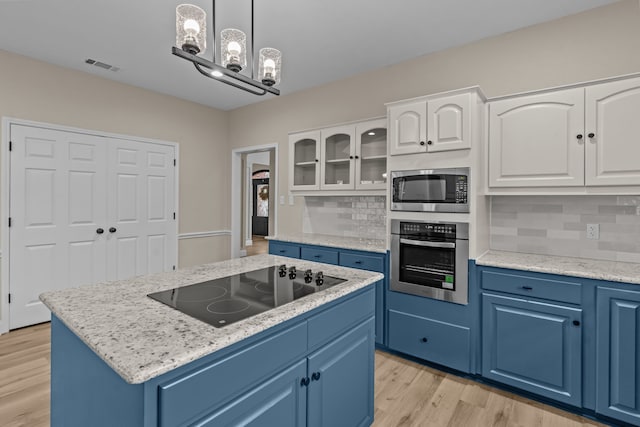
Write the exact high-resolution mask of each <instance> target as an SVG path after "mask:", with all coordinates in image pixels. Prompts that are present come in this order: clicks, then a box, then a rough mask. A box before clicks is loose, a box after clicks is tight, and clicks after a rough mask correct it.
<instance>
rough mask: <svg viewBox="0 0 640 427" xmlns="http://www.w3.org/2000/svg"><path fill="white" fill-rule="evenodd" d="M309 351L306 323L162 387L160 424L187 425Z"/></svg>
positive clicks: (159, 411)
mask: <svg viewBox="0 0 640 427" xmlns="http://www.w3.org/2000/svg"><path fill="white" fill-rule="evenodd" d="M283 349H286V351H283ZM306 350H307V324H306V322H302V323H300V324H298V325H296V326H294V327H292V328H290V329H287V330H286V331H283V332H280V333H278V334H276V335H274V336H272V337H269V338H266V339H265V340H263V341H260V342H259V343H257V344H254V345H252V346H249V347H248V348H246V349H244V350H241V351H239V352H238V353H234V354H233V355H232V356H229V357H226V358H224V359H222V360H219V361H216V362H213V363H211V364H209V365H207V366H204V367H202V368H200V369H197V370H195V371H193V372H191V373H189V374H186V375H183V376H180V377H178V378H174V379H172V380H170V381H167V382H166V383H163V384H160V385H159V389H158V417H159V421H160V425H162V426H164V427H167V426H178V425H184V424H185V423H187V422H188V421H190V420H192V419H193V418H194V417H200V416H202V415H204V414H205V413H206V412H209V411H210V410H212V409H214V407H215V406H217V405H218V404H220V403H222V402H224V401H225V400H227V399H228V398H231V397H233V396H234V395H236V394H237V393H238V392H241V391H242V390H243V389H246V388H247V387H249V386H250V385H252V384H256V382H257V381H260V380H262V379H264V378H266V376H267V375H271V374H272V373H273V372H275V371H277V370H278V369H281V368H283V367H285V366H287V365H289V364H291V363H292V362H293V361H295V360H298V359H300V358H301V357H303V356H304V354H305V353H306Z"/></svg>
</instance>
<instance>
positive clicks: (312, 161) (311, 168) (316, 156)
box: [289, 131, 320, 190]
mask: <svg viewBox="0 0 640 427" xmlns="http://www.w3.org/2000/svg"><path fill="white" fill-rule="evenodd" d="M289 157H290V158H291V161H290V167H289V180H290V187H291V189H292V190H293V189H296V190H318V189H320V131H311V132H302V133H296V134H291V135H289Z"/></svg>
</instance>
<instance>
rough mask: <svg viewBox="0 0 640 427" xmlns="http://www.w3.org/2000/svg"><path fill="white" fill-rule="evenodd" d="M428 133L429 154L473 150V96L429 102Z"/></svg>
mask: <svg viewBox="0 0 640 427" xmlns="http://www.w3.org/2000/svg"><path fill="white" fill-rule="evenodd" d="M427 133H428V135H429V136H428V140H429V141H428V142H427V151H429V152H432V151H447V150H460V149H465V148H471V94H469V93H464V94H461V95H454V96H448V97H445V98H441V99H434V100H431V101H429V102H428V104H427Z"/></svg>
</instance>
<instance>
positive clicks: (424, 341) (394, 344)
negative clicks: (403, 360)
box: [387, 310, 471, 373]
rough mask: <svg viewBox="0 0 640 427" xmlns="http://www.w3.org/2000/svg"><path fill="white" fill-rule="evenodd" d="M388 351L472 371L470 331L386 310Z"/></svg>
mask: <svg viewBox="0 0 640 427" xmlns="http://www.w3.org/2000/svg"><path fill="white" fill-rule="evenodd" d="M387 318H388V321H389V348H391V349H393V350H397V351H400V352H402V353H406V354H410V355H412V356H415V357H419V358H421V359H424V360H428V361H430V362H434V363H438V364H440V365H444V366H448V367H450V368H453V369H457V370H459V371H462V372H467V373H468V372H471V362H470V350H471V333H470V329H469V328H467V327H464V326H459V325H454V324H450V323H446V322H442V321H439V320H434V319H429V318H425V317H421V316H416V315H414V314H410V313H405V312H401V311H396V310H389V312H388V317H387Z"/></svg>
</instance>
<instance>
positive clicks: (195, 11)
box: [171, 0, 282, 95]
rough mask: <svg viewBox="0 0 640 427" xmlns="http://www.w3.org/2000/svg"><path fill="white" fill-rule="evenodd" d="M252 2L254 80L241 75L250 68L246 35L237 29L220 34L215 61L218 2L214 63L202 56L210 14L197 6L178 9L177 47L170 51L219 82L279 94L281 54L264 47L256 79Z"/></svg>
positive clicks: (184, 6) (252, 71) (243, 88)
mask: <svg viewBox="0 0 640 427" xmlns="http://www.w3.org/2000/svg"><path fill="white" fill-rule="evenodd" d="M253 1H254V0H251V57H250V59H249V64H250V68H251V77H248V76H246V75H244V74H241V71H242V70H244V69H245V68H246V67H247V36H246V34H245V33H244V32H242V31H240V30H237V29H235V28H227V29H224V30H222V31H221V32H220V59H221V62H220V63H218V62H217V60H216V40H215V32H216V1H215V0H213V16H212V19H211V21H212V33H213V43H212V45H213V46H212V48H211V50H212V51H213V61H209V60H207V59H205V58H203V57H201V56H200V55H202V54H203V53H205V51H206V48H207V23H206V21H207V14H206V13H205V11H204V10H202V9H201V8H199V7H198V6H195V5H192V4H181V5H179V6H178V7H176V46H174V47H173V48H172V49H171V52H172V53H173V54H174V55H176V56H179V57H180V58H183V59H186V60H188V61H191V62H192V63H193V65H194V66H195V67H196V69H197V70H198V71H199V72H200V73H201V74H202V75H204V76H206V77H209V78H211V79H215V80H218V81H220V82H222V83H225V84H228V85H230V86H233V87H236V88H238V89H242V90H244V91H246V92H249V93H252V94H254V95H264V94H265V93H267V92H269V93H272V94H274V95H280V90H278V89H276V88H275V87H273V86H275V85H277V84H278V83H280V70H281V67H282V54H281V53H280V51H279V50H277V49H274V48H271V47H264V48H262V49H260V51H259V53H258V79H255V78H254V58H255V56H254V49H253Z"/></svg>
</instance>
